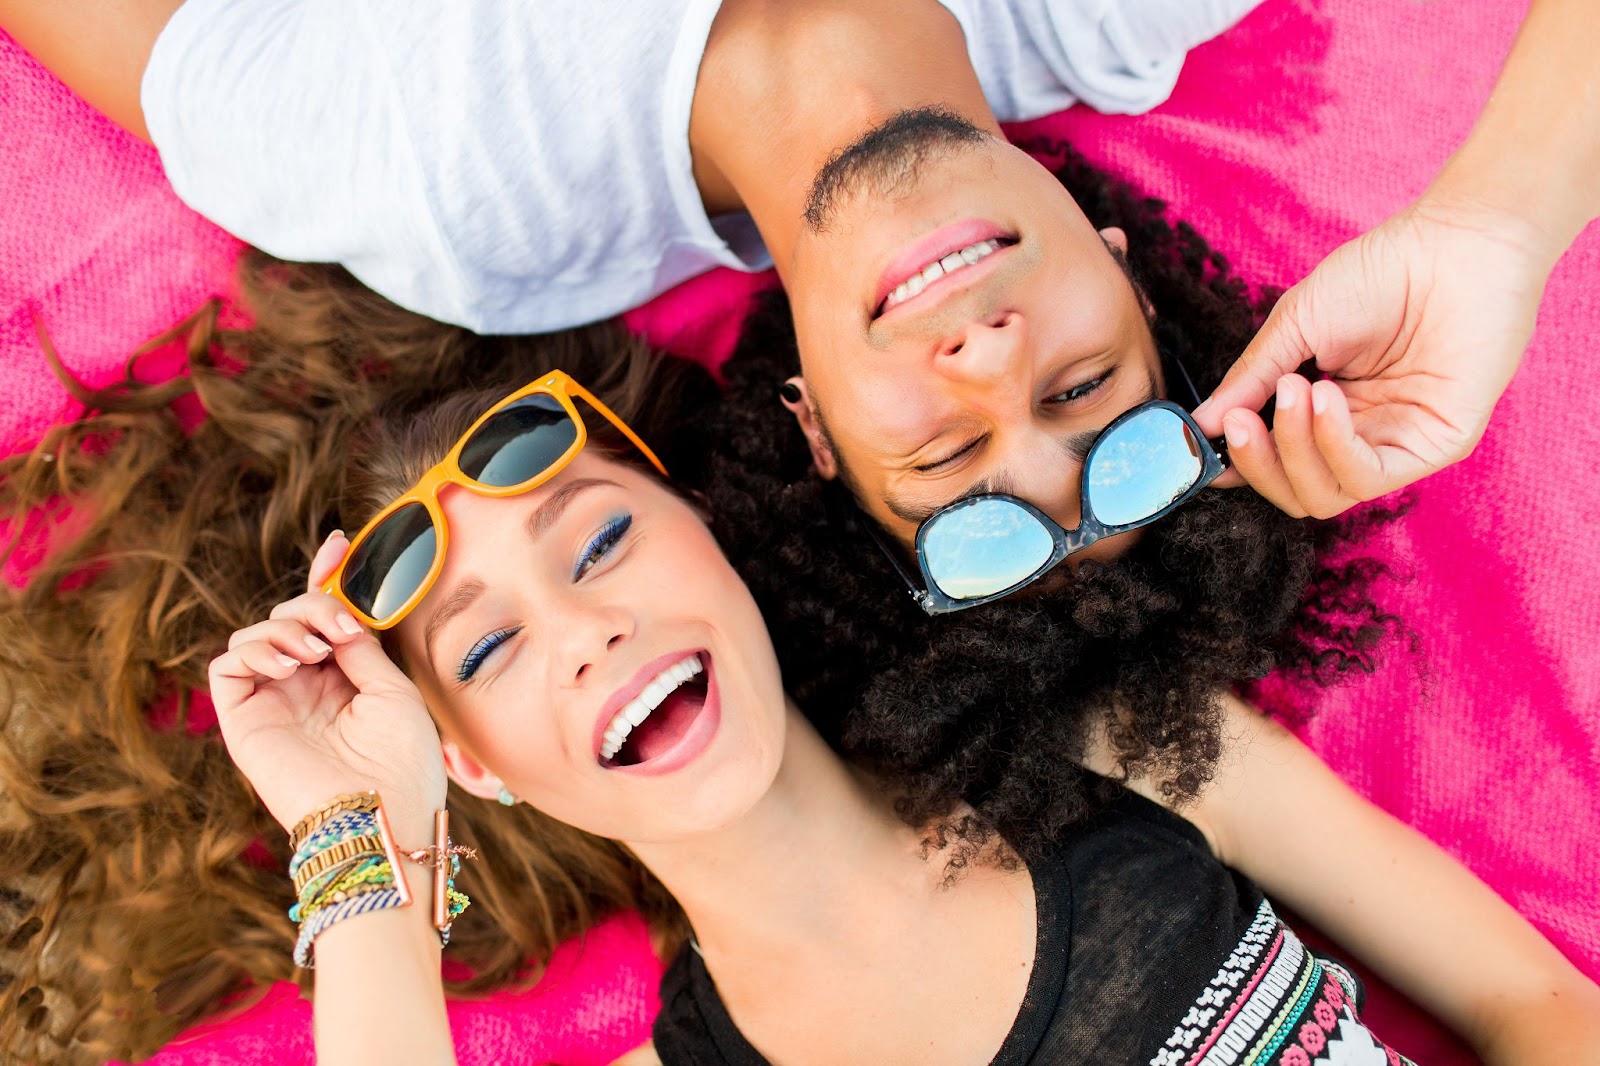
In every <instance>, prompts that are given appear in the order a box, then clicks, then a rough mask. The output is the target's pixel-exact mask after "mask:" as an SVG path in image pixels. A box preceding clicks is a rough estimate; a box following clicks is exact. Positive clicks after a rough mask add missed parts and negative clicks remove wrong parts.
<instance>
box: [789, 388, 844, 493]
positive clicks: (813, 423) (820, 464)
mask: <svg viewBox="0 0 1600 1066" xmlns="http://www.w3.org/2000/svg"><path fill="white" fill-rule="evenodd" d="M778 402H780V403H782V404H783V406H785V407H787V408H788V409H789V413H790V414H792V415H794V420H795V421H796V422H798V423H799V424H800V432H801V433H803V434H805V438H806V444H807V445H809V446H810V448H811V462H812V464H813V465H814V466H815V467H816V468H817V473H818V474H820V475H821V476H822V478H823V480H825V481H832V480H833V479H834V478H836V477H838V476H839V461H838V459H837V458H836V457H835V456H834V454H833V445H832V444H831V443H830V442H829V441H828V435H827V434H826V433H824V432H822V421H821V420H820V419H819V418H818V417H817V405H816V403H815V402H814V401H813V400H812V399H811V390H810V389H809V388H808V387H807V386H806V379H805V378H802V377H792V378H790V379H789V380H788V381H785V382H784V383H783V388H781V389H779V390H778Z"/></svg>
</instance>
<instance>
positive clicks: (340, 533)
mask: <svg viewBox="0 0 1600 1066" xmlns="http://www.w3.org/2000/svg"><path fill="white" fill-rule="evenodd" d="M342 536H344V530H342V529H336V530H334V531H333V532H332V533H329V534H328V539H329V540H332V539H333V538H334V537H342Z"/></svg>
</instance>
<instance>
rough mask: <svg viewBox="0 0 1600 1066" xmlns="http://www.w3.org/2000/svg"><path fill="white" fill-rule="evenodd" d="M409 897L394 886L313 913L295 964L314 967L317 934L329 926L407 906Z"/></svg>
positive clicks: (296, 950)
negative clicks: (359, 916)
mask: <svg viewBox="0 0 1600 1066" xmlns="http://www.w3.org/2000/svg"><path fill="white" fill-rule="evenodd" d="M408 902H410V901H409V900H408V899H406V898H404V897H403V896H402V895H401V894H400V893H399V892H396V891H395V890H393V889H387V888H385V889H378V890H376V891H373V892H364V893H362V894H361V895H359V896H355V897H352V898H351V899H347V900H345V901H343V902H341V903H334V904H331V905H330V906H328V907H325V908H323V909H322V910H320V911H318V912H317V913H316V914H314V915H312V916H311V917H310V918H308V919H307V920H306V921H305V922H303V923H302V924H301V926H300V936H299V938H298V939H297V940H296V941H295V945H294V964H295V965H296V966H300V967H304V968H305V969H310V968H311V966H312V957H311V949H312V946H313V945H314V944H315V943H316V940H317V937H318V936H319V935H321V934H322V933H323V931H325V930H326V929H327V928H328V927H329V926H331V925H335V924H337V923H339V922H342V921H344V920H345V919H346V918H354V917H356V916H357V915H359V914H366V913H368V912H369V911H379V910H389V909H391V908H394V907H404V906H405V905H406V904H407V903H408Z"/></svg>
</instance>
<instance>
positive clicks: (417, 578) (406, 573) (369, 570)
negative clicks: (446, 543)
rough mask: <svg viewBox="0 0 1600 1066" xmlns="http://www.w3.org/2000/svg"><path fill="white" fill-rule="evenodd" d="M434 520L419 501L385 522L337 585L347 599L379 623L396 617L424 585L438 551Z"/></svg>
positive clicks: (361, 547)
mask: <svg viewBox="0 0 1600 1066" xmlns="http://www.w3.org/2000/svg"><path fill="white" fill-rule="evenodd" d="M437 546H438V536H437V534H435V533H434V529H433V519H432V518H430V517H429V515H428V509H427V508H426V507H424V506H422V504H420V503H408V504H406V505H405V506H404V507H402V508H400V509H399V510H398V511H395V512H394V513H393V514H391V515H390V516H389V517H388V518H385V519H384V520H383V522H382V524H381V525H379V526H378V527H377V528H376V529H374V530H372V531H371V532H370V533H368V534H367V537H366V539H365V540H363V541H362V542H361V543H360V544H359V545H357V546H356V550H355V554H354V555H352V556H351V557H350V562H349V563H348V564H346V565H345V568H344V579H343V581H342V582H341V583H340V587H341V589H342V590H343V592H344V594H345V597H346V598H347V599H349V601H350V602H351V603H352V604H354V605H355V606H356V607H358V608H360V609H361V610H363V611H365V612H366V613H367V615H368V617H371V618H376V619H377V620H379V621H382V620H383V619H385V618H387V617H389V616H390V615H392V614H394V612H395V611H397V610H399V609H400V607H401V606H402V605H403V604H404V603H405V602H406V600H408V599H410V598H411V594H412V593H414V592H416V591H417V589H418V588H420V587H421V586H422V582H423V581H424V580H425V579H426V578H427V576H428V570H429V568H431V567H432V566H433V556H434V552H435V551H437V550H438V547H437Z"/></svg>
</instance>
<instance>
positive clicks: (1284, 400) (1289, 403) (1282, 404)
mask: <svg viewBox="0 0 1600 1066" xmlns="http://www.w3.org/2000/svg"><path fill="white" fill-rule="evenodd" d="M1278 410H1280V411H1292V410H1294V388H1293V386H1291V385H1290V384H1289V379H1288V378H1282V379H1280V380H1279V382H1278Z"/></svg>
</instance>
